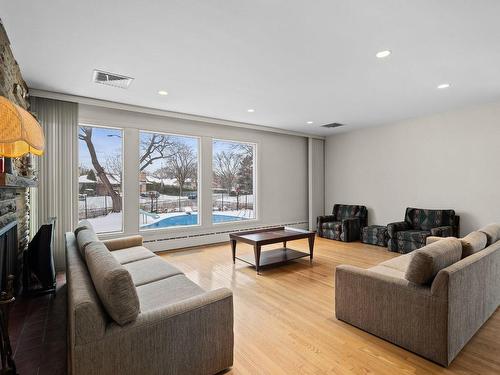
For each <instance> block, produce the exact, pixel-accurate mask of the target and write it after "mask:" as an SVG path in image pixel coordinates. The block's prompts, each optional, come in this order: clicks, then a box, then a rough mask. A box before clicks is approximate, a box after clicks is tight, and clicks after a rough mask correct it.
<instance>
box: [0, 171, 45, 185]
mask: <svg viewBox="0 0 500 375" xmlns="http://www.w3.org/2000/svg"><path fill="white" fill-rule="evenodd" d="M37 186H38V182H37V181H35V180H33V179H31V178H27V177H23V176H16V175H13V174H10V173H0V188H2V187H3V188H28V187H37Z"/></svg>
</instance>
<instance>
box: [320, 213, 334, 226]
mask: <svg viewBox="0 0 500 375" xmlns="http://www.w3.org/2000/svg"><path fill="white" fill-rule="evenodd" d="M329 221H335V215H325V216H318V219H317V223H318V225H321V224H323V223H328V222H329Z"/></svg>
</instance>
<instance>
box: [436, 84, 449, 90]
mask: <svg viewBox="0 0 500 375" xmlns="http://www.w3.org/2000/svg"><path fill="white" fill-rule="evenodd" d="M450 86H451V85H450V84H449V83H441V84H440V85H439V86H438V87H437V88H438V89H440V90H441V89H447V88H449V87H450Z"/></svg>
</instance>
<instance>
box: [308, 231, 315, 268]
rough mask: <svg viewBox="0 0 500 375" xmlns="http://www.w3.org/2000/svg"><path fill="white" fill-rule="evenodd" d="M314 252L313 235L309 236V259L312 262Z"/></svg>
mask: <svg viewBox="0 0 500 375" xmlns="http://www.w3.org/2000/svg"><path fill="white" fill-rule="evenodd" d="M313 252H314V236H309V260H310V261H311V262H312V260H313Z"/></svg>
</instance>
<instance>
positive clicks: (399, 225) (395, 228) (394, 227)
mask: <svg viewBox="0 0 500 375" xmlns="http://www.w3.org/2000/svg"><path fill="white" fill-rule="evenodd" d="M408 229H410V225H409V224H408V223H407V222H406V221H398V222H396V223H390V224H387V234H389V237H390V238H395V237H396V233H397V232H401V231H403V230H408Z"/></svg>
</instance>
